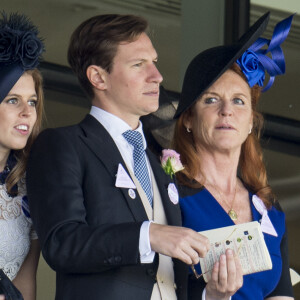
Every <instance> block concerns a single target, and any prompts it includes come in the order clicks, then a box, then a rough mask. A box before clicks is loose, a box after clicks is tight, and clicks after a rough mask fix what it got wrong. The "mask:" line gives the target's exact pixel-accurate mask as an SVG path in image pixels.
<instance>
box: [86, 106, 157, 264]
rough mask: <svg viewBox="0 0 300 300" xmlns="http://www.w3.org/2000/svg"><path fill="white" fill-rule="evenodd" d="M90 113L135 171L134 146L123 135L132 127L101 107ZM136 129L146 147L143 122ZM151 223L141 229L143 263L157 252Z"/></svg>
mask: <svg viewBox="0 0 300 300" xmlns="http://www.w3.org/2000/svg"><path fill="white" fill-rule="evenodd" d="M90 114H91V115H92V116H93V117H94V118H96V119H97V120H98V121H99V122H100V123H101V124H102V126H103V127H104V128H105V129H106V130H107V132H108V133H109V134H110V136H111V137H112V139H113V140H114V142H115V144H116V146H117V147H118V149H119V151H120V153H121V155H122V158H123V160H124V161H125V163H126V165H127V167H128V168H130V169H131V171H132V172H133V173H134V162H133V146H132V145H130V144H129V143H128V142H127V140H126V139H125V138H124V136H123V135H122V133H124V132H125V131H127V130H132V128H131V127H130V126H129V125H128V124H127V123H126V122H125V121H123V120H122V119H120V118H119V117H117V116H115V115H113V114H111V113H109V112H107V111H105V110H103V109H101V108H99V107H96V106H92V107H91V111H90ZM135 130H136V131H138V132H139V133H140V134H141V135H142V138H143V144H144V149H146V148H147V142H146V139H145V136H144V132H143V125H142V122H139V126H138V128H137V129H135ZM146 161H147V169H148V174H149V178H150V181H151V176H150V163H149V161H148V158H147V155H146ZM151 193H152V195H153V190H152V184H151ZM150 223H151V221H145V222H143V224H142V226H141V230H140V240H139V251H140V259H141V262H142V263H152V262H153V259H154V256H155V252H154V251H152V250H151V246H150V239H149V227H150Z"/></svg>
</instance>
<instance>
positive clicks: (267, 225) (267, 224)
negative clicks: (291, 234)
mask: <svg viewBox="0 0 300 300" xmlns="http://www.w3.org/2000/svg"><path fill="white" fill-rule="evenodd" d="M252 202H253V204H254V206H255V208H256V209H257V211H258V212H259V213H260V214H261V215H262V219H261V223H260V227H261V231H262V232H265V233H268V234H270V235H273V236H278V234H277V232H276V230H275V228H274V226H273V224H272V222H271V220H270V218H269V216H268V211H267V208H266V206H265V204H264V203H263V201H262V200H261V199H260V198H259V197H257V196H256V195H253V197H252Z"/></svg>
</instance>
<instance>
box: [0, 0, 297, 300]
mask: <svg viewBox="0 0 300 300" xmlns="http://www.w3.org/2000/svg"><path fill="white" fill-rule="evenodd" d="M1 9H3V10H5V11H6V12H20V13H25V14H26V15H28V16H29V17H30V18H31V19H32V21H33V22H34V24H36V25H37V26H38V27H39V29H40V35H41V36H42V37H44V39H45V44H46V53H45V55H44V62H43V63H42V64H41V70H42V72H43V75H44V79H45V96H46V117H47V121H46V122H45V124H44V127H57V126H64V125H69V124H73V123H77V122H79V121H80V120H81V119H82V118H83V117H84V115H85V114H86V113H87V112H88V108H89V100H88V99H86V97H85V95H84V94H83V92H82V91H81V89H80V87H79V85H78V83H77V79H76V78H75V76H74V75H73V74H72V72H71V70H70V69H69V67H68V63H67V58H66V53H67V47H68V43H69V38H70V35H71V33H72V32H73V30H74V29H75V28H76V27H77V26H78V25H79V24H80V23H81V22H82V21H84V20H85V19H87V18H89V17H91V16H94V15H97V14H104V13H122V14H127V13H131V14H137V15H142V16H144V17H145V18H146V19H147V20H148V21H149V24H150V28H151V32H150V35H151V39H152V41H153V44H154V46H155V48H156V50H157V52H158V55H159V63H158V68H159V70H160V71H161V73H162V75H163V76H164V81H163V87H164V92H163V93H162V98H161V99H160V101H161V103H162V109H161V110H160V111H159V112H157V113H156V114H154V115H153V116H151V117H149V120H150V121H149V124H151V120H153V119H154V120H155V118H156V119H157V120H160V121H161V123H160V122H156V123H155V124H158V125H157V128H154V130H153V128H152V130H149V132H148V133H149V135H150V137H149V139H150V141H151V139H152V138H154V140H155V141H158V142H160V143H161V144H162V146H163V147H166V146H167V142H168V140H169V139H170V138H171V131H170V130H169V127H168V130H166V128H165V124H168V125H170V124H171V123H172V122H171V119H172V114H173V113H174V107H176V104H177V100H178V97H179V92H180V89H181V83H182V78H183V75H184V71H185V69H186V67H187V64H188V63H189V61H190V60H191V59H192V58H193V57H194V56H195V55H196V54H197V53H199V52H201V51H202V50H204V49H206V48H208V47H213V46H217V45H221V44H224V43H231V42H232V41H236V40H237V39H238V38H239V37H240V36H241V35H242V34H243V33H244V32H245V31H246V29H247V28H248V27H249V25H251V24H252V23H254V22H255V21H256V20H257V19H258V18H259V17H260V16H261V15H263V14H264V13H265V12H266V11H271V18H270V22H269V26H268V28H267V30H266V32H265V35H264V36H265V37H267V38H270V37H271V35H272V32H273V28H274V25H275V24H276V23H277V22H278V21H279V20H281V19H283V18H285V17H287V16H289V15H290V14H291V13H297V14H296V15H295V17H294V20H293V25H292V28H291V31H290V34H289V36H288V38H287V40H286V41H285V43H284V44H283V46H282V48H283V51H284V53H285V57H286V75H284V76H278V77H277V78H276V80H275V83H274V85H273V87H272V88H271V90H270V91H268V92H267V93H266V94H263V96H262V99H261V102H260V110H261V112H262V113H263V114H264V116H265V120H266V122H265V129H264V135H263V140H262V143H263V148H264V155H265V161H266V164H267V170H268V175H269V179H270V185H271V186H272V188H273V189H274V191H275V193H276V195H277V196H278V200H279V202H280V204H281V206H282V207H283V209H284V211H285V213H286V218H287V227H288V232H289V253H290V265H291V267H292V268H294V269H295V270H296V271H297V272H298V273H300V260H299V253H300V237H299V232H298V230H299V228H300V93H299V85H300V1H299V0H285V1H282V0H272V1H268V0H265V1H264V0H224V1H220V0H210V1H206V0H43V1H40V0H27V1H24V0H1ZM145 122H146V121H145ZM171 125H172V124H171ZM154 140H153V141H154ZM42 200H43V199H41V201H42ZM58 209H59V208H58ZM294 292H295V299H300V283H299V284H298V285H296V286H295V287H294ZM54 294H55V274H54V272H53V271H52V270H51V269H50V268H49V267H48V266H47V264H46V263H45V262H44V261H43V259H42V258H41V263H40V265H39V270H38V300H48V299H49V300H50V299H54Z"/></svg>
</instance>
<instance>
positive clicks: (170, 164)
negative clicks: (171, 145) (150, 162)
mask: <svg viewBox="0 0 300 300" xmlns="http://www.w3.org/2000/svg"><path fill="white" fill-rule="evenodd" d="M160 161H161V165H162V167H163V169H164V171H165V173H166V174H168V175H170V176H171V178H172V177H173V175H175V173H176V172H178V171H181V170H183V169H184V167H183V165H182V163H181V161H180V154H178V153H177V152H176V151H174V150H171V149H164V150H163V151H162V157H161V158H160Z"/></svg>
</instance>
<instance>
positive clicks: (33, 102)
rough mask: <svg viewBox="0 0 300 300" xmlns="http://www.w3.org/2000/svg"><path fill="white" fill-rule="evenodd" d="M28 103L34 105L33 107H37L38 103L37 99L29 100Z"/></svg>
mask: <svg viewBox="0 0 300 300" xmlns="http://www.w3.org/2000/svg"><path fill="white" fill-rule="evenodd" d="M28 104H29V105H30V106H32V107H36V105H37V100H29V101H28Z"/></svg>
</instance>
